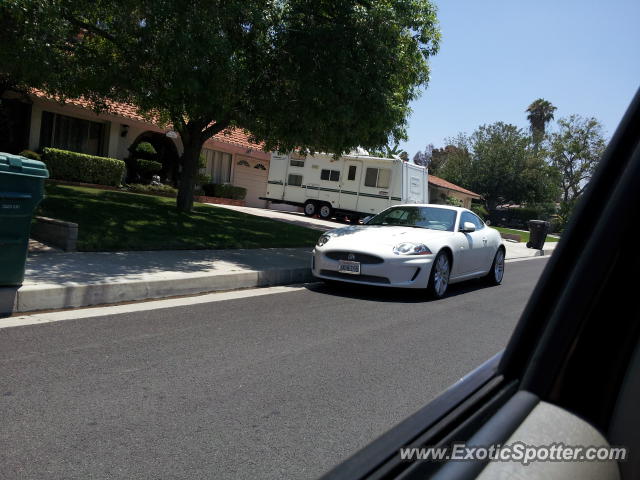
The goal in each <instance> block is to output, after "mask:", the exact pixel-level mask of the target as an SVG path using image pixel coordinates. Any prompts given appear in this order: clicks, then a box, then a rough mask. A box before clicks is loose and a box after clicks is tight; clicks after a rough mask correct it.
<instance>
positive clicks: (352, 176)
mask: <svg viewBox="0 0 640 480" xmlns="http://www.w3.org/2000/svg"><path fill="white" fill-rule="evenodd" d="M357 169H358V167H356V166H355V165H350V166H349V174H348V175H347V180H350V181H354V180H355V179H356V170H357Z"/></svg>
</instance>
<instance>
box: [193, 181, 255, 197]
mask: <svg viewBox="0 0 640 480" xmlns="http://www.w3.org/2000/svg"><path fill="white" fill-rule="evenodd" d="M202 189H203V190H204V192H205V194H206V195H207V196H208V197H218V198H231V199H234V200H244V198H245V197H246V196H247V189H246V188H244V187H236V186H235V185H229V184H226V183H225V184H220V183H205V184H204V185H202Z"/></svg>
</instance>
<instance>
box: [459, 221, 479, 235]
mask: <svg viewBox="0 0 640 480" xmlns="http://www.w3.org/2000/svg"><path fill="white" fill-rule="evenodd" d="M460 231H461V232H463V233H469V232H475V231H476V226H475V225H474V224H473V223H471V222H464V223H463V224H462V227H461V228H460Z"/></svg>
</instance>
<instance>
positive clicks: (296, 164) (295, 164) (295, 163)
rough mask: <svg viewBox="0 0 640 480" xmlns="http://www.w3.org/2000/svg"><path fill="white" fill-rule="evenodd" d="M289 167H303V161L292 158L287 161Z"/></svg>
mask: <svg viewBox="0 0 640 480" xmlns="http://www.w3.org/2000/svg"><path fill="white" fill-rule="evenodd" d="M289 165H291V166H292V167H304V160H298V159H294V158H292V159H291V160H290V161H289Z"/></svg>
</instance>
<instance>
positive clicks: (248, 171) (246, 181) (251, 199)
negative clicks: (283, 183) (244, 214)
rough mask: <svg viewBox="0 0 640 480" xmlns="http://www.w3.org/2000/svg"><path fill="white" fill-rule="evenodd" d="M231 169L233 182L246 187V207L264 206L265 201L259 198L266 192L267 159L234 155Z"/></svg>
mask: <svg viewBox="0 0 640 480" xmlns="http://www.w3.org/2000/svg"><path fill="white" fill-rule="evenodd" d="M233 169H234V172H233V184H234V185H237V186H238V187H244V188H246V189H247V196H246V197H245V203H246V204H247V207H261V208H264V207H266V205H267V202H266V201H265V200H260V197H264V196H265V195H266V194H267V175H268V172H269V161H268V160H256V159H255V158H249V157H236V158H235V165H234V166H233Z"/></svg>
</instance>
